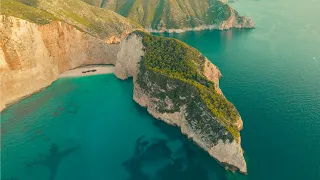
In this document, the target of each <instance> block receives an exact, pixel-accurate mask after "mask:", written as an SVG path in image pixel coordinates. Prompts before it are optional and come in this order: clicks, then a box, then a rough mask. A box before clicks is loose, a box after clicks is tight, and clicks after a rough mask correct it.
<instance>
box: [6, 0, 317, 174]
mask: <svg viewBox="0 0 320 180" xmlns="http://www.w3.org/2000/svg"><path fill="white" fill-rule="evenodd" d="M232 5H233V7H235V8H236V9H237V10H239V12H242V14H245V15H249V16H250V17H252V18H253V19H254V21H255V23H256V29H254V30H230V31H202V32H187V33H183V34H175V35H168V34H163V36H173V37H175V38H178V39H180V40H182V41H184V42H186V43H188V44H190V45H191V46H194V47H196V48H197V49H199V50H200V51H201V52H202V53H203V54H204V55H205V56H207V57H208V58H209V59H210V60H211V61H212V62H213V63H215V64H216V65H217V66H218V67H219V68H220V70H221V72H222V74H223V78H222V79H221V88H222V90H223V92H224V94H225V96H226V97H227V98H228V99H229V100H230V101H232V102H233V103H234V104H235V105H236V107H237V108H238V110H239V111H240V114H241V116H242V119H243V121H244V129H243V131H242V132H241V136H242V146H243V149H244V150H245V157H246V160H247V164H248V173H249V174H248V175H247V176H243V175H240V174H232V173H230V172H226V171H225V170H224V169H223V168H222V167H221V166H220V165H218V163H216V162H215V161H214V160H213V159H212V158H210V157H209V156H208V155H207V154H206V153H205V152H203V151H202V150H201V149H199V148H198V147H197V146H196V145H194V144H193V143H191V142H189V141H188V140H187V139H186V138H185V137H184V136H182V135H181V134H180V132H179V130H178V129H177V128H175V127H171V126H169V125H166V124H164V123H162V122H161V121H158V120H155V119H153V118H152V117H151V116H150V115H148V113H147V112H146V111H145V110H144V109H143V108H140V107H139V106H138V105H136V104H135V103H134V102H133V100H132V81H131V80H127V81H120V80H118V79H116V78H115V77H114V75H112V74H110V75H99V76H90V77H82V78H73V79H60V80H58V81H56V82H55V83H54V84H53V85H52V86H50V87H49V88H47V89H45V90H44V91H42V92H40V93H38V94H35V95H33V96H32V97H30V98H27V99H25V100H23V101H20V102H19V103H17V104H14V105H12V106H10V107H9V108H8V109H7V110H5V111H4V112H3V113H2V114H1V135H2V137H1V179H4V180H53V179H54V180H70V179H77V180H87V179H94V180H105V179H110V180H125V179H130V180H145V179H147V180H149V179H150V180H154V179H155V180H158V179H159V180H162V179H164V180H170V179H174V180H176V179H186V180H188V179H190V180H194V179H199V180H206V179H210V180H214V179H217V180H224V179H250V180H270V179H272V180H287V179H290V180H301V179H305V180H319V179H320V154H319V152H320V23H319V20H318V18H319V17H320V11H319V8H320V2H319V1H317V0H306V1H294V2H293V1H290V0H269V1H266V0H259V1H254V0H241V1H238V2H236V3H233V4H232Z"/></svg>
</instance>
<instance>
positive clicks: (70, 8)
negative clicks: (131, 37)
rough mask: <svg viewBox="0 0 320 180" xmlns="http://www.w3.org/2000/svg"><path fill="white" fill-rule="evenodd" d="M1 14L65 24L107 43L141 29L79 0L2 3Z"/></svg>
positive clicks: (6, 0)
mask: <svg viewBox="0 0 320 180" xmlns="http://www.w3.org/2000/svg"><path fill="white" fill-rule="evenodd" d="M1 14H2V15H6V16H14V17H18V18H21V19H25V20H28V21H29V22H34V23H36V24H42V25H43V24H48V23H50V22H52V21H62V22H65V23H68V24H70V25H73V26H75V27H76V28H77V29H79V30H81V31H84V32H87V33H89V34H91V35H93V36H95V37H99V38H100V39H103V40H105V41H111V42H112V41H115V42H119V40H120V38H121V37H124V36H125V34H127V33H130V32H132V31H133V30H134V29H137V28H140V26H139V25H138V24H136V23H135V22H133V21H131V20H129V19H126V18H124V17H122V16H120V15H119V14H117V13H115V12H113V11H110V10H107V9H101V8H98V7H93V6H90V5H88V4H87V3H84V2H82V1H79V0H2V1H1Z"/></svg>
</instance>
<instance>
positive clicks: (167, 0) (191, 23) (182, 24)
mask: <svg viewBox="0 0 320 180" xmlns="http://www.w3.org/2000/svg"><path fill="white" fill-rule="evenodd" d="M83 1H85V2H87V3H89V4H91V5H94V6H98V7H101V8H106V9H110V10H113V11H115V12H117V13H119V14H121V15H123V16H125V17H128V18H129V19H132V20H134V21H135V22H137V23H139V24H141V25H142V26H143V27H145V28H146V29H149V31H153V32H159V31H160V32H162V31H169V32H183V31H188V30H201V29H230V28H253V27H254V23H253V21H252V20H251V19H250V18H247V17H245V16H241V15H239V13H238V12H237V11H236V10H234V9H233V8H232V7H230V6H229V5H228V4H226V3H223V2H221V1H217V0H197V1H195V0H152V1H148V0H104V1H102V0H83Z"/></svg>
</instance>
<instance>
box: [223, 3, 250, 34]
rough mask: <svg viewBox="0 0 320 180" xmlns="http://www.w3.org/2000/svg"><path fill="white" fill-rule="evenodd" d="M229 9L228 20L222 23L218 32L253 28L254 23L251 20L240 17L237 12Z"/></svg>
mask: <svg viewBox="0 0 320 180" xmlns="http://www.w3.org/2000/svg"><path fill="white" fill-rule="evenodd" d="M229 8H230V12H231V15H230V17H229V19H228V20H226V21H223V22H222V23H221V24H220V26H219V29H220V30H226V29H231V28H254V22H253V20H252V19H250V18H248V17H246V16H240V15H239V14H238V12H236V11H235V10H234V9H232V8H231V7H229Z"/></svg>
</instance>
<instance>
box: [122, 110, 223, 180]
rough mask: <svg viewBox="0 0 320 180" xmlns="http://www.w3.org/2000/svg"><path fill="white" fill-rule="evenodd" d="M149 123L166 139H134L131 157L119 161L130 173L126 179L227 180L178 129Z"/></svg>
mask: <svg viewBox="0 0 320 180" xmlns="http://www.w3.org/2000/svg"><path fill="white" fill-rule="evenodd" d="M135 108H136V109H137V110H138V111H139V112H141V113H142V115H143V116H150V115H149V114H148V112H147V111H146V109H145V108H142V107H140V106H139V105H137V107H135ZM150 119H151V118H150ZM152 121H153V125H154V126H155V127H157V128H158V129H159V130H160V131H161V133H162V134H164V135H165V136H166V137H167V138H166V139H156V138H152V137H147V136H141V137H140V138H138V139H137V140H136V145H135V154H134V155H133V156H132V157H131V158H130V159H128V160H126V161H125V162H123V166H124V167H125V169H126V170H127V171H128V173H129V174H130V177H129V178H128V180H176V179H183V180H198V179H199V180H215V179H217V180H227V177H226V175H227V172H226V170H225V169H224V168H223V167H222V166H220V165H219V164H218V163H217V162H216V161H215V160H214V159H213V158H212V157H211V156H210V155H209V154H208V153H207V152H205V151H204V150H202V149H201V148H200V147H198V146H197V145H195V144H194V143H193V142H192V141H191V140H189V139H188V138H187V137H186V136H184V135H183V134H182V133H181V131H180V129H179V128H178V127H175V126H171V125H168V124H166V123H165V122H163V121H161V120H157V119H154V118H152ZM171 144H175V146H178V148H172V147H171ZM209 172H210V173H209Z"/></svg>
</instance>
